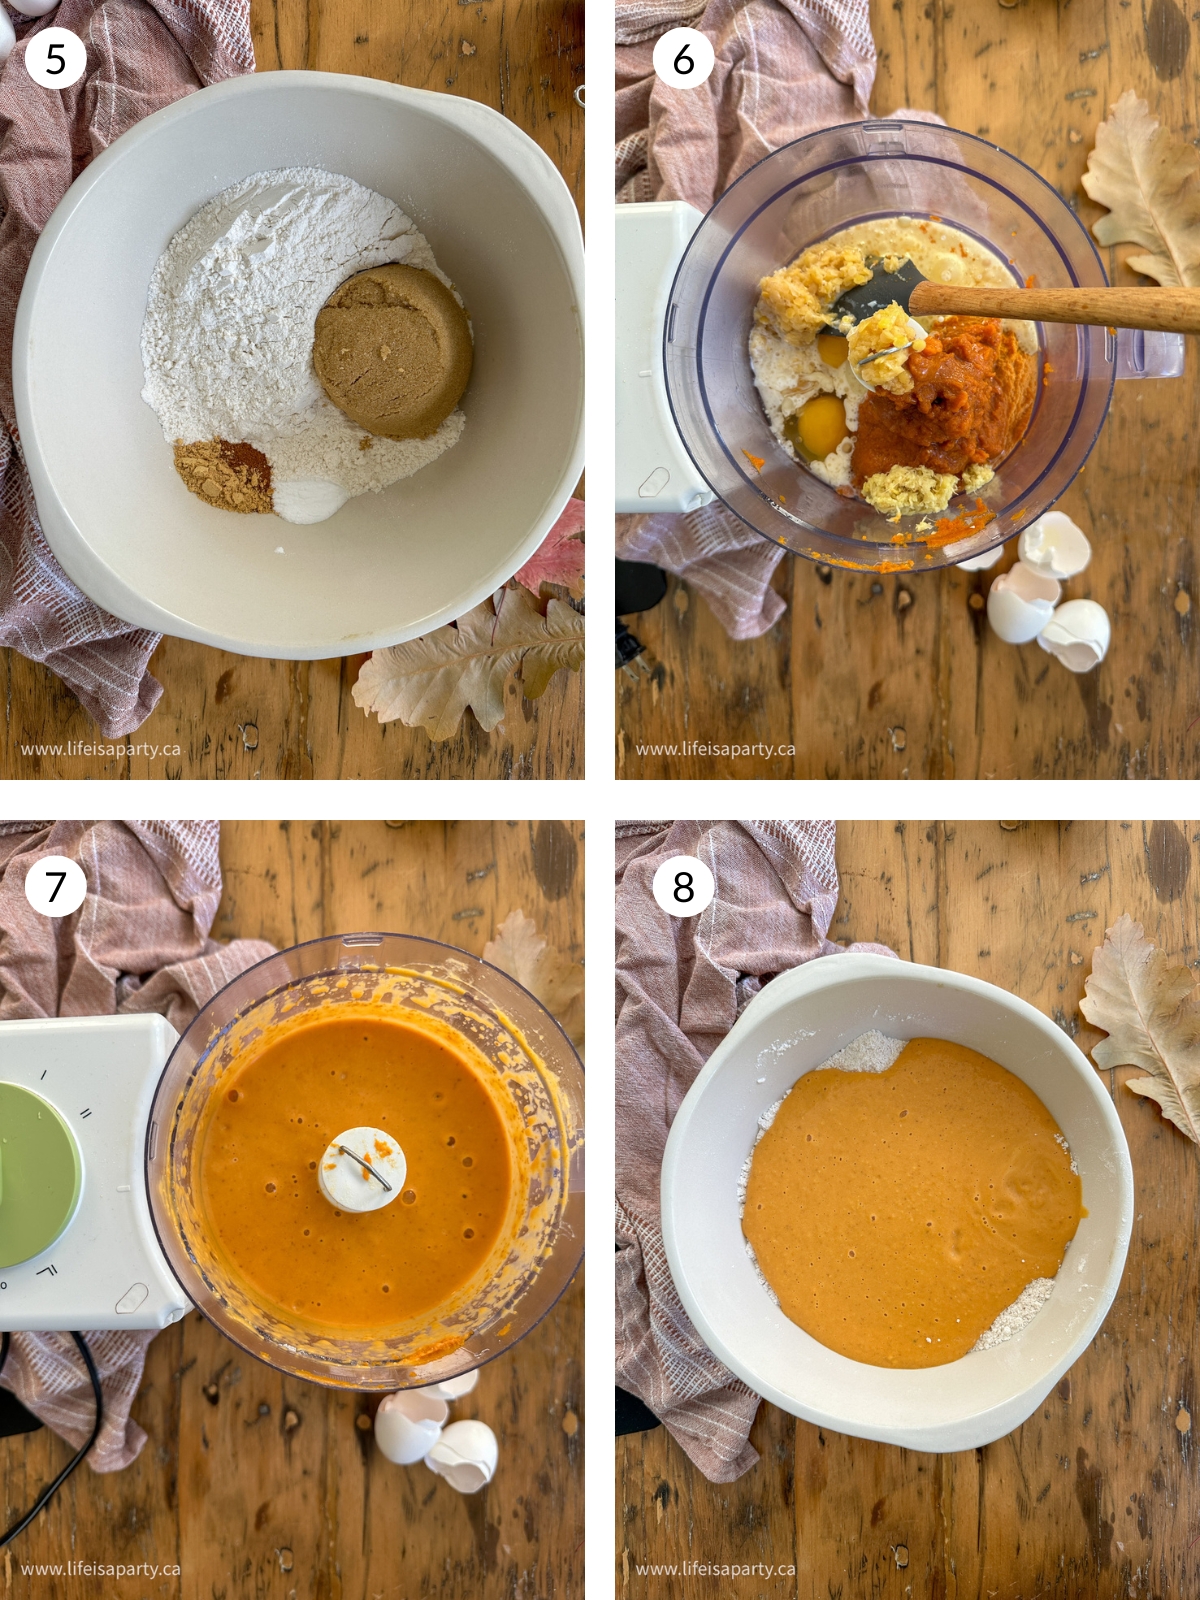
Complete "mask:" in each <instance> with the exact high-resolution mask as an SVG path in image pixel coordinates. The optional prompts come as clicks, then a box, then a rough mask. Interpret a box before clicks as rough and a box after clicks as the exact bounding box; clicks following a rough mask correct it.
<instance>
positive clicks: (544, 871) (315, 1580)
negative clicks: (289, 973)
mask: <svg viewBox="0 0 1200 1600" xmlns="http://www.w3.org/2000/svg"><path fill="white" fill-rule="evenodd" d="M582 840H583V830H582V827H581V825H579V824H577V823H566V824H563V823H560V822H541V823H536V824H529V823H524V822H522V823H503V822H502V823H476V822H462V823H454V824H450V823H447V824H441V823H432V822H430V823H396V824H391V825H389V824H385V823H382V822H368V823H359V822H342V823H303V824H301V823H282V824H280V823H274V822H227V823H225V824H224V825H223V827H222V842H221V859H222V862H223V864H224V869H225V894H224V898H223V899H222V901H221V907H220V910H219V912H218V914H217V921H216V926H215V928H214V933H215V934H216V935H217V936H219V937H221V938H234V937H239V936H240V937H251V938H263V939H270V940H272V941H273V942H274V943H276V944H277V945H289V944H294V943H296V942H297V941H298V940H302V939H313V938H317V937H318V936H319V935H321V934H327V933H335V932H339V931H345V930H347V929H350V928H359V927H375V928H384V929H388V930H390V931H401V932H416V933H422V934H428V935H429V936H430V937H431V938H435V939H443V940H446V941H447V942H450V943H454V944H457V945H459V946H461V947H462V948H463V949H466V950H470V951H472V952H474V953H475V954H479V953H480V952H481V951H482V949H483V946H484V944H485V943H486V941H487V940H488V939H489V938H490V937H491V935H492V932H493V931H494V929H495V927H496V924H497V923H499V922H501V921H503V919H504V918H505V916H507V914H508V913H509V912H510V911H511V910H514V909H516V908H520V909H522V910H523V911H525V913H526V914H527V915H528V916H531V917H533V918H534V920H535V921H536V922H537V924H538V926H539V928H540V929H541V930H542V932H543V933H545V934H546V935H547V936H548V938H549V939H550V940H551V941H552V942H553V943H554V944H555V945H556V946H557V947H558V948H559V949H561V950H562V951H563V952H564V953H566V954H569V955H570V956H572V958H573V959H575V960H580V959H582V955H583V857H582ZM212 1385H215V1386H216V1387H215V1389H213V1390H212V1391H211V1393H209V1394H206V1388H210V1386H212ZM582 1403H583V1282H582V1273H580V1274H579V1275H578V1276H577V1277H576V1279H575V1281H574V1282H573V1283H572V1284H571V1286H570V1288H569V1289H568V1290H567V1292H566V1294H565V1295H564V1296H563V1298H562V1299H561V1300H560V1301H559V1303H558V1305H557V1307H556V1308H555V1309H554V1310H553V1311H552V1312H551V1313H550V1314H549V1315H548V1316H547V1317H546V1318H545V1320H544V1321H543V1322H542V1323H541V1324H540V1326H538V1327H537V1328H536V1329H534V1331H533V1332H532V1333H531V1334H529V1336H528V1337H527V1338H526V1339H525V1340H524V1341H523V1342H522V1343H521V1344H519V1345H518V1346H516V1347H515V1349H514V1350H512V1351H511V1352H510V1353H509V1354H508V1355H506V1356H502V1357H500V1358H499V1359H498V1360H497V1361H494V1362H493V1363H491V1364H490V1365H489V1366H487V1367H485V1368H484V1369H483V1371H482V1372H481V1373H480V1378H479V1385H478V1387H477V1389H476V1390H475V1392H474V1393H473V1394H472V1395H470V1396H469V1397H468V1399H467V1400H466V1401H460V1402H456V1404H455V1406H454V1411H453V1414H454V1415H455V1416H456V1417H461V1416H479V1417H481V1418H483V1419H484V1420H485V1421H487V1422H488V1423H489V1424H490V1426H491V1427H493V1428H494V1429H495V1431H496V1433H497V1434H498V1436H499V1440H500V1465H499V1468H498V1470H497V1473H496V1477H495V1478H494V1480H493V1481H492V1483H491V1484H490V1485H489V1486H488V1488H487V1489H485V1490H483V1491H482V1492H481V1493H479V1494H477V1495H473V1496H463V1495H459V1494H456V1493H455V1491H454V1490H453V1489H451V1488H450V1487H449V1486H448V1485H447V1484H446V1483H444V1482H443V1481H442V1480H441V1479H438V1478H435V1477H434V1476H433V1474H432V1473H430V1472H429V1471H428V1470H427V1469H426V1468H425V1467H424V1466H415V1467H395V1466H392V1465H391V1464H390V1463H389V1462H387V1461H385V1460H384V1459H383V1457H382V1456H380V1455H379V1453H378V1452H377V1451H376V1449H375V1447H374V1443H373V1440H372V1437H371V1434H370V1433H369V1432H366V1431H362V1430H360V1429H358V1428H357V1427H356V1425H355V1424H356V1418H357V1417H358V1416H360V1415H362V1414H363V1413H364V1412H366V1411H368V1410H371V1409H373V1402H372V1401H371V1400H370V1399H369V1397H368V1396H365V1395H355V1394H350V1393H341V1392H335V1391H332V1390H327V1389H320V1388H317V1387H315V1386H313V1385H310V1384H304V1383H298V1382H294V1381H292V1380H290V1379H287V1378H284V1377H283V1376H282V1375H281V1374H280V1373H278V1372H275V1371H273V1370H272V1369H271V1368H269V1367H266V1366H262V1365H260V1364H259V1363H258V1362H256V1361H254V1360H253V1359H252V1358H250V1357H249V1356H246V1355H243V1354H242V1352H241V1351H240V1350H238V1349H237V1347H236V1346H234V1345H232V1344H230V1343H229V1342H228V1341H227V1340H226V1339H225V1338H224V1337H223V1336H222V1335H221V1334H219V1333H218V1332H217V1331H216V1330H215V1329H214V1328H213V1327H212V1326H211V1325H210V1324H209V1323H207V1322H205V1321H204V1319H203V1318H202V1317H201V1316H200V1315H199V1313H198V1312H197V1313H193V1314H190V1315H189V1316H188V1317H186V1318H185V1320H184V1321H183V1322H182V1323H180V1324H178V1325H176V1326H175V1327H173V1328H168V1329H166V1330H165V1331H164V1332H163V1333H160V1334H159V1335H158V1337H157V1338H156V1339H155V1341H154V1343H153V1344H152V1345H151V1346H150V1351H149V1359H148V1361H147V1365H146V1377H145V1382H144V1383H143V1385H142V1389H141V1392H140V1393H139V1395H138V1398H137V1401H136V1402H135V1404H134V1408H133V1414H134V1417H135V1418H136V1419H137V1421H138V1422H140V1423H141V1425H142V1427H143V1428H145V1430H146V1432H147V1433H148V1434H149V1436H150V1437H149V1439H148V1440H147V1442H146V1445H145V1446H144V1448H143V1450H142V1453H141V1455H140V1456H139V1457H138V1459H137V1460H136V1461H135V1462H134V1464H133V1465H132V1466H131V1467H129V1468H128V1469H127V1470H126V1471H124V1472H121V1473H116V1474H113V1475H111V1476H97V1475H95V1474H93V1473H92V1472H91V1470H90V1469H89V1468H88V1467H87V1466H86V1465H85V1466H83V1467H80V1468H79V1469H78V1471H77V1472H76V1473H75V1475H74V1476H73V1477H72V1478H71V1479H70V1480H69V1482H68V1484H67V1485H66V1486H65V1488H64V1489H63V1490H62V1492H61V1493H60V1494H59V1496H58V1497H57V1499H56V1500H55V1502H54V1503H53V1504H52V1505H51V1507H50V1508H49V1510H48V1511H47V1512H46V1513H45V1514H44V1515H43V1516H42V1517H41V1518H40V1519H39V1520H38V1521H37V1522H36V1523H34V1524H33V1525H32V1526H31V1527H30V1528H29V1529H28V1530H27V1531H26V1532H25V1533H24V1534H22V1535H21V1537H20V1539H19V1540H18V1541H17V1542H16V1543H15V1544H14V1545H12V1546H11V1547H10V1548H9V1549H8V1550H7V1551H6V1552H5V1562H4V1585H5V1587H4V1590H3V1592H4V1594H5V1595H6V1596H9V1595H12V1596H14V1597H23V1596H29V1597H34V1600H75V1597H80V1600H82V1597H84V1596H88V1597H92V1600H94V1597H96V1596H98V1595H101V1594H103V1595H104V1596H105V1600H107V1597H109V1596H120V1597H121V1600H173V1597H175V1596H181V1597H183V1600H212V1597H214V1596H220V1597H222V1600H310V1597H312V1596H320V1597H322V1600H343V1597H344V1600H419V1597H422V1596H430V1595H438V1596H440V1597H444V1600H456V1597H461V1600H467V1597H471V1600H500V1597H502V1596H512V1595H517V1596H522V1597H525V1596H528V1597H529V1600H534V1597H538V1600H541V1597H551V1596H557V1595H563V1596H566V1595H573V1594H576V1593H578V1592H579V1590H580V1589H581V1587H582V1582H583V1557H582V1549H581V1546H582V1541H583V1427H582V1422H581V1420H580V1419H581V1418H582ZM264 1407H266V1408H267V1409H266V1410H264V1409H263V1408H264ZM289 1411H290V1412H292V1413H293V1414H294V1415H295V1416H296V1417H297V1418H298V1419H299V1422H298V1424H297V1425H295V1426H289V1425H288V1423H287V1420H286V1414H287V1413H288V1412H289ZM69 1454H70V1452H69V1450H68V1448H67V1446H66V1445H65V1444H64V1443H63V1442H62V1440H60V1439H57V1438H55V1437H54V1436H53V1435H52V1434H50V1433H49V1432H48V1431H47V1430H42V1431H41V1432H38V1433H34V1434H29V1435H25V1436H24V1437H18V1438H9V1439H3V1440H0V1484H2V1485H3V1498H4V1500H5V1502H6V1504H5V1508H4V1519H5V1522H4V1525H5V1526H7V1524H8V1522H10V1521H11V1520H13V1518H14V1517H15V1516H16V1514H17V1513H18V1511H19V1510H22V1509H24V1507H25V1506H27V1505H28V1504H29V1503H30V1502H31V1501H32V1500H33V1499H34V1497H35V1496H36V1494H37V1492H38V1489H39V1488H40V1487H41V1485H42V1484H44V1483H46V1482H47V1481H49V1478H50V1477H51V1476H52V1475H53V1473H54V1472H56V1471H57V1470H59V1468H61V1467H62V1465H63V1464H64V1462H65V1461H66V1460H67V1459H68V1457H69ZM67 1559H72V1560H77V1561H87V1560H90V1561H100V1562H111V1563H116V1562H124V1563H126V1564H128V1565H135V1564H137V1563H140V1562H150V1563H151V1564H153V1565H158V1566H160V1567H161V1566H163V1565H165V1564H167V1563H178V1564H179V1565H180V1566H181V1567H182V1569H183V1575H182V1578H181V1579H178V1580H172V1581H169V1582H167V1581H164V1580H163V1579H162V1578H159V1579H158V1580H157V1581H155V1582H153V1583H152V1582H150V1581H149V1580H148V1579H143V1580H141V1581H140V1582H139V1581H138V1580H136V1579H126V1580H124V1581H123V1582H121V1583H120V1584H116V1583H114V1582H113V1581H112V1580H110V1581H109V1582H108V1583H105V1584H99V1583H98V1582H97V1580H96V1579H95V1578H91V1579H86V1578H84V1579H78V1578H77V1579H73V1580H70V1581H67V1580H63V1579H50V1578H44V1577H43V1578H28V1579H27V1578H25V1577H23V1576H22V1575H21V1573H20V1563H21V1562H30V1561H33V1562H36V1561H42V1562H47V1561H66V1560H67Z"/></svg>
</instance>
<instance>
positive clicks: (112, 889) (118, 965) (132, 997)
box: [0, 822, 273, 1472]
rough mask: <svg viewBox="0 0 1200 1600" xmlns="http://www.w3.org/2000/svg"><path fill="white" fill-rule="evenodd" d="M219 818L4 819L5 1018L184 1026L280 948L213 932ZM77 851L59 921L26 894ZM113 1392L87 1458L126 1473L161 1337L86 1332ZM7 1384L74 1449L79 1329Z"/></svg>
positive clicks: (104, 1386)
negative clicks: (77, 892)
mask: <svg viewBox="0 0 1200 1600" xmlns="http://www.w3.org/2000/svg"><path fill="white" fill-rule="evenodd" d="M219 839H220V824H219V823H216V822H54V823H51V822H5V823H0V1021H4V1022H10V1021H16V1020H19V1019H22V1018H27V1017H102V1016H111V1015H112V1014H113V1013H114V1012H117V1011H121V1012H130V1011H137V1012H148V1011H157V1012H158V1013H159V1014H160V1015H162V1016H164V1017H166V1019H167V1021H168V1022H169V1023H170V1024H171V1026H172V1027H173V1028H175V1029H177V1030H178V1031H180V1032H182V1030H183V1029H184V1028H185V1027H186V1026H187V1024H188V1023H189V1022H190V1021H191V1020H192V1018H193V1017H194V1016H195V1015H196V1013H197V1012H198V1011H199V1010H200V1009H201V1007H202V1006H203V1005H204V1004H205V1003H206V1002H207V1001H208V1000H209V999H211V997H212V996H213V995H214V994H216V992H217V990H218V989H221V988H224V986H225V985H226V984H227V983H229V982H230V981H231V980H232V979H233V978H235V977H236V976H237V975H238V973H239V972H244V971H245V970H246V968H247V967H252V966H254V964H255V963H256V962H258V961H263V960H265V959H266V957H267V956H269V955H271V954H272V951H273V946H272V945H269V944H266V943H264V942H263V941H262V940H261V939H235V940H233V941H232V942H231V943H230V944H218V943H217V941H216V940H215V939H211V938H210V937H209V930H210V929H211V927H212V922H213V918H214V917H215V915H216V912H217V906H218V904H219V902H220V899H221V862H220V857H219V855H218V844H219ZM45 855H58V856H68V857H70V859H71V860H72V861H78V863H79V865H80V866H81V867H82V868H83V870H84V873H85V875H86V877H87V882H88V892H87V898H86V899H85V900H84V902H83V905H82V906H81V907H80V908H79V910H78V911H76V912H73V913H72V915H71V916H69V917H63V918H61V919H59V920H55V921H52V920H51V919H50V918H48V917H44V916H42V915H41V914H40V913H38V912H36V911H34V909H33V907H32V906H31V905H30V904H29V902H28V900H26V898H25V874H26V873H27V872H28V871H29V868H30V867H31V866H32V865H33V863H34V861H36V860H37V858H38V857H39V856H45ZM85 1337H86V1339H87V1342H88V1345H89V1346H90V1348H91V1351H92V1354H93V1356H94V1357H95V1360H96V1366H97V1369H98V1371H99V1374H100V1380H101V1390H102V1393H103V1395H104V1425H103V1427H102V1429H101V1431H100V1436H99V1438H98V1439H97V1440H96V1443H95V1445H94V1446H93V1448H92V1450H91V1453H90V1454H89V1455H88V1457H87V1460H88V1463H89V1465H90V1466H92V1467H93V1468H94V1469H95V1470H96V1471H97V1472H115V1471H117V1470H118V1468H120V1467H127V1466H128V1465H129V1463H130V1462H131V1461H132V1460H133V1459H134V1457H135V1456H136V1455H137V1454H138V1451H139V1450H140V1449H141V1448H142V1445H143V1444H144V1443H145V1439H146V1435H145V1433H144V1432H143V1431H142V1429H141V1428H139V1427H138V1425H137V1423H136V1422H134V1421H132V1420H131V1418H130V1416H129V1408H130V1406H131V1405H132V1404H133V1399H134V1396H135V1395H136V1394H137V1391H138V1385H139V1384H140V1383H141V1381H142V1369H143V1367H144V1365H145V1360H146V1347H147V1345H148V1344H149V1343H150V1341H151V1339H153V1337H154V1333H153V1332H152V1331H151V1332H131V1333H126V1332H123V1331H113V1332H99V1333H88V1334H86V1335H85ZM0 1384H3V1385H4V1387H5V1388H7V1389H11V1390H12V1392H13V1393H14V1394H15V1395H16V1396H17V1398H18V1399H19V1400H20V1401H21V1402H22V1404H23V1405H25V1406H27V1407H28V1408H29V1410H30V1411H32V1412H33V1413H34V1414H35V1416H38V1417H40V1418H41V1420H42V1421H43V1422H44V1423H45V1424H46V1425H47V1427H50V1428H53V1430H54V1432H55V1433H57V1434H59V1435H60V1436H61V1437H62V1438H64V1439H66V1440H67V1442H68V1443H69V1444H70V1445H71V1446H72V1447H73V1448H75V1449H78V1448H79V1447H80V1446H81V1445H82V1444H83V1443H84V1442H85V1441H86V1439H87V1438H88V1435H89V1434H90V1433H91V1431H92V1424H93V1421H94V1417H95V1400H94V1398H93V1395H92V1386H91V1382H90V1380H89V1378H88V1375H87V1373H86V1371H85V1370H84V1368H83V1363H82V1362H81V1360H80V1358H79V1352H78V1350H77V1349H76V1347H75V1343H74V1341H73V1340H72V1338H71V1336H70V1334H69V1333H14V1334H13V1336H12V1347H11V1349H10V1351H9V1356H8V1361H7V1362H6V1364H5V1367H4V1371H3V1373H2V1374H0Z"/></svg>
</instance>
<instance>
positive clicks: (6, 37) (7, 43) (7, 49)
mask: <svg viewBox="0 0 1200 1600" xmlns="http://www.w3.org/2000/svg"><path fill="white" fill-rule="evenodd" d="M16 43H17V35H16V30H15V29H14V27H13V25H12V18H11V17H10V16H9V14H8V12H7V11H5V9H4V7H3V6H0V66H3V64H4V63H5V62H6V61H7V60H8V58H9V56H10V55H12V53H13V50H14V48H15V47H16Z"/></svg>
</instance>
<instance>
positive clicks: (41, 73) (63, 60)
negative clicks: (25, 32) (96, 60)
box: [25, 28, 87, 89]
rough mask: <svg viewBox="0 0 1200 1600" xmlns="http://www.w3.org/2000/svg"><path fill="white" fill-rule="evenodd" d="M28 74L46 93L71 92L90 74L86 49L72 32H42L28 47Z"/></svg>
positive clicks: (68, 30) (59, 29)
mask: <svg viewBox="0 0 1200 1600" xmlns="http://www.w3.org/2000/svg"><path fill="white" fill-rule="evenodd" d="M25 70H26V72H28V74H29V76H30V77H31V78H32V79H33V81H34V83H40V84H41V86H42V88H43V89H69V88H70V87H71V85H72V84H73V83H78V82H79V80H80V78H82V77H83V74H84V72H85V71H86V70H87V46H86V45H85V44H84V42H83V40H82V39H81V38H80V37H79V35H78V34H77V33H72V32H71V30H70V28H43V29H42V31H41V33H35V34H34V36H33V38H32V39H30V41H29V43H28V44H27V45H26V46H25Z"/></svg>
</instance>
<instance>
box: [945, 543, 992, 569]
mask: <svg viewBox="0 0 1200 1600" xmlns="http://www.w3.org/2000/svg"><path fill="white" fill-rule="evenodd" d="M1003 554H1004V546H1003V545H1002V544H998V545H997V546H996V548H995V549H994V550H985V551H984V552H983V554H982V555H981V556H968V557H967V559H966V560H965V561H956V562H955V563H954V564H955V566H956V567H957V568H958V570H959V571H960V572H986V571H987V570H988V568H989V567H994V566H995V565H996V563H997V561H999V559H1000V557H1001V556H1002V555H1003Z"/></svg>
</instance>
